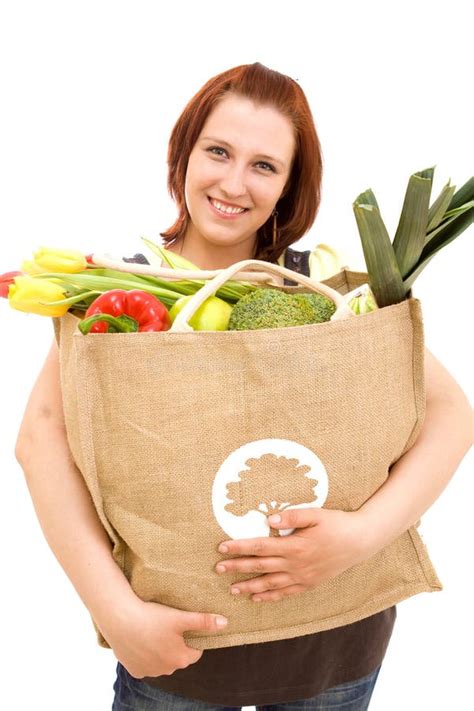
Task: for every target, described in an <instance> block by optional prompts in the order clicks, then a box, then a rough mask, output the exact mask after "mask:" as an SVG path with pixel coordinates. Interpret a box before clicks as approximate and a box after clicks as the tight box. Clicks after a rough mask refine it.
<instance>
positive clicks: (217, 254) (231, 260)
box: [167, 233, 255, 269]
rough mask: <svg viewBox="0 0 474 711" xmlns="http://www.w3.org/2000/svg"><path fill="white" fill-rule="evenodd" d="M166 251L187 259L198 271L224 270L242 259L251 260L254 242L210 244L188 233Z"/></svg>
mask: <svg viewBox="0 0 474 711" xmlns="http://www.w3.org/2000/svg"><path fill="white" fill-rule="evenodd" d="M167 249H169V251H170V252H174V253H175V254H179V255H181V256H182V257H184V258H185V259H188V260H189V261H190V262H192V263H193V264H195V265H196V266H197V267H198V268H199V269H225V268H226V267H230V265H231V264H235V263H236V262H241V261H242V260H243V259H253V257H254V249H255V241H254V239H252V240H251V241H245V242H242V243H240V244H234V245H228V244H222V245H219V244H210V243H209V242H204V241H202V240H198V239H195V238H193V236H192V234H189V233H188V235H185V237H184V238H181V239H180V240H179V241H178V242H175V243H174V244H173V245H171V246H170V247H167Z"/></svg>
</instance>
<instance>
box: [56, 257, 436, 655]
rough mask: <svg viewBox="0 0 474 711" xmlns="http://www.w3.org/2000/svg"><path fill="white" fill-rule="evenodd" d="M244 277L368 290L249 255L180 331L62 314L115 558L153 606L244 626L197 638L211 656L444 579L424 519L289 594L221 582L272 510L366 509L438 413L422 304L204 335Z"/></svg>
mask: <svg viewBox="0 0 474 711" xmlns="http://www.w3.org/2000/svg"><path fill="white" fill-rule="evenodd" d="M244 268H245V269H247V271H248V269H249V268H252V269H257V268H258V269H260V270H261V272H267V273H271V274H274V275H280V277H287V278H291V279H292V280H294V281H296V282H298V284H299V286H296V287H295V286H281V287H276V288H282V289H283V290H284V291H286V292H288V293H292V292H295V291H298V290H299V291H303V292H304V291H308V292H311V291H322V290H323V291H324V293H326V294H327V295H331V294H332V295H333V297H332V298H334V301H335V302H336V303H339V302H340V301H341V294H344V293H347V292H348V291H350V290H352V289H354V288H355V287H356V286H358V285H360V284H362V283H364V282H366V281H367V274H365V273H363V272H351V271H348V270H343V271H341V272H339V273H338V274H337V275H335V276H334V277H332V278H331V279H329V280H327V281H326V282H325V284H324V285H318V284H317V283H316V282H313V281H311V280H310V279H308V278H307V277H305V276H303V275H300V274H297V273H295V272H293V271H290V270H288V269H285V268H282V267H279V266H277V265H273V264H269V263H267V262H262V261H257V260H246V261H245V262H239V263H238V264H235V265H233V266H232V267H230V268H228V269H226V270H221V271H220V272H219V273H218V275H217V276H216V277H215V278H214V279H212V280H211V281H209V282H207V283H206V284H205V286H204V287H202V289H200V290H199V292H197V293H196V295H195V297H194V298H193V299H191V300H190V301H189V302H188V304H187V305H186V307H185V308H184V309H183V310H182V311H181V312H180V314H179V315H178V317H177V319H176V320H175V322H174V324H173V326H172V329H171V330H169V331H165V332H158V333H104V334H89V335H87V336H84V335H82V333H81V332H80V331H79V329H78V328H77V324H78V317H77V316H75V315H74V314H72V313H71V312H68V313H67V314H66V315H65V316H63V317H61V318H57V319H54V325H55V332H56V336H57V339H58V342H59V346H60V363H61V386H62V394H63V402H64V412H65V420H66V427H67V435H68V441H69V445H70V449H71V452H72V455H73V457H74V460H75V462H76V464H77V466H78V468H79V469H80V471H81V472H82V475H83V477H84V479H85V482H86V484H87V486H88V489H89V491H90V494H91V497H92V500H93V502H94V505H95V506H96V509H97V512H98V515H99V517H100V520H101V522H102V523H103V525H104V527H105V529H106V530H107V532H108V534H109V536H110V539H111V541H112V543H113V556H114V559H115V560H116V562H117V564H118V565H119V566H120V568H121V569H122V570H123V572H124V574H125V575H126V577H127V579H128V580H129V582H130V585H131V587H132V589H133V590H134V591H135V593H136V594H137V595H138V596H139V597H140V598H141V599H143V600H146V601H155V602H160V603H163V604H165V605H169V606H171V607H176V608H179V609H182V610H190V611H202V612H212V613H221V614H223V615H225V616H226V617H228V619H229V623H228V625H227V627H226V629H225V630H224V631H223V632H221V633H218V634H215V633H212V634H210V633H209V634H205V633H204V634H202V633H198V632H189V633H186V635H185V636H186V640H187V643H188V644H189V645H191V646H192V647H195V648H197V649H206V648H216V647H226V646H233V645H240V644H248V643H256V642H265V641H270V640H277V639H284V638H289V637H296V636H300V635H305V634H309V633H313V632H318V631H321V630H326V629H330V628H334V627H338V626H341V625H346V624H349V623H352V622H355V621H357V620H359V619H362V618H364V617H367V616H369V615H371V614H374V613H376V612H379V611H380V610H382V609H385V608H387V607H389V606H391V605H393V604H395V603H398V602H399V601H401V600H403V599H405V598H407V597H409V596H411V595H414V594H417V593H420V592H423V591H435V590H440V589H441V587H442V586H441V583H440V582H439V580H438V577H437V575H436V572H435V570H434V568H433V566H432V564H431V561H430V559H429V557H428V553H427V550H426V548H425V545H424V543H423V542H422V540H421V537H420V535H419V534H418V532H417V527H416V526H414V527H412V528H410V529H409V530H407V531H406V532H405V533H403V534H402V535H401V536H400V537H399V538H397V539H396V540H395V541H393V542H392V543H391V544H390V545H388V546H386V547H385V548H384V549H383V550H381V551H380V552H379V553H377V554H376V555H374V556H373V557H371V558H370V559H369V560H366V561H364V562H362V563H359V564H357V565H354V566H353V567H352V568H350V569H349V570H347V571H345V572H344V573H342V574H341V575H339V576H337V577H336V578H334V579H333V580H329V581H327V582H325V583H322V584H321V585H318V586H317V587H316V588H314V589H313V590H310V591H307V592H305V593H302V594H300V595H295V596H290V597H287V598H284V599H283V600H280V601H277V602H271V603H265V604H260V605H257V604H255V603H254V602H252V601H251V600H250V599H249V597H248V596H247V595H240V596H233V595H231V594H230V592H229V589H230V582H231V578H230V576H229V575H224V576H219V575H218V574H217V573H216V572H215V565H216V563H217V562H218V561H219V560H221V559H222V558H224V557H225V556H223V555H221V554H219V553H218V551H217V547H218V545H219V543H221V542H222V541H223V540H226V539H228V538H234V539H238V538H253V537H259V536H268V535H270V529H269V527H268V523H267V514H268V513H270V511H271V510H277V509H278V508H280V507H284V506H300V507H301V506H324V507H326V508H329V509H342V510H346V511H353V510H356V509H358V508H359V507H360V506H361V505H362V504H363V503H364V502H365V501H366V500H367V499H368V498H369V497H370V496H371V495H372V494H373V493H374V492H375V491H377V489H378V488H379V487H380V486H381V485H382V484H383V483H384V481H385V480H386V479H387V477H388V476H389V471H390V467H391V465H392V464H393V463H394V462H396V461H397V460H398V459H399V458H400V457H401V455H402V454H404V453H405V452H406V451H407V450H408V449H409V448H410V447H411V446H412V445H413V443H414V442H415V440H416V438H417V436H418V433H419V431H420V428H421V425H422V422H423V418H424V413H425V390H424V372H423V362H424V344H423V325H422V313H421V307H420V302H419V301H418V300H417V299H415V298H412V297H411V295H410V298H407V299H406V300H405V301H403V302H401V303H399V304H396V305H392V306H388V307H385V308H382V309H379V310H377V311H374V312H371V313H368V314H365V315H360V316H351V317H349V318H345V319H341V320H332V321H328V322H325V323H321V324H310V325H305V326H295V327H288V328H276V329H262V330H252V331H219V332H217V331H212V332H211V331H200V332H194V331H192V330H190V326H189V325H188V324H187V320H189V318H191V316H192V313H193V312H194V311H195V310H196V309H197V308H198V307H199V304H200V303H201V302H202V301H203V300H204V299H205V298H207V296H208V295H209V294H211V293H213V292H214V291H215V290H216V289H217V288H218V286H219V285H221V284H222V283H224V282H225V281H227V280H228V279H231V278H236V277H238V271H241V270H242V269H244ZM130 271H133V270H132V269H131V270H130ZM241 273H242V272H241ZM406 495H407V498H408V497H409V496H410V491H409V490H407V492H406ZM248 577H249V575H248V574H246V575H243V574H242V575H240V576H239V575H235V576H234V577H233V578H232V581H236V580H244V579H248ZM92 621H93V624H94V628H95V630H96V633H97V640H98V643H99V644H100V645H101V646H103V647H108V646H109V645H108V643H107V641H106V640H105V639H104V637H103V636H102V634H101V632H100V629H99V628H98V626H97V624H96V623H95V621H94V620H92Z"/></svg>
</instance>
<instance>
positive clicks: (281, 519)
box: [268, 506, 324, 529]
mask: <svg viewBox="0 0 474 711" xmlns="http://www.w3.org/2000/svg"><path fill="white" fill-rule="evenodd" d="M323 515H324V514H322V513H321V509H320V508H316V507H314V506H313V507H311V508H307V509H286V511H281V512H280V513H278V514H272V515H271V516H269V517H268V523H269V524H270V526H271V527H272V528H283V529H285V528H308V526H316V524H318V523H319V521H320V520H321V517H322V516H323Z"/></svg>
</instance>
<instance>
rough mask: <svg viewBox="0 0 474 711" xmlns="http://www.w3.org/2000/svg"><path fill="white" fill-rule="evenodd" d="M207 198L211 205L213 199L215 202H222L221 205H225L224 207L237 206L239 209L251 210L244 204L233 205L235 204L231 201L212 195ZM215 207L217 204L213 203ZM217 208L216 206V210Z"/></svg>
mask: <svg viewBox="0 0 474 711" xmlns="http://www.w3.org/2000/svg"><path fill="white" fill-rule="evenodd" d="M207 199H208V200H209V202H210V203H211V205H212V201H213V200H214V201H215V202H219V203H221V205H224V207H237V208H239V209H241V210H245V212H248V210H249V208H248V207H244V206H243V205H233V204H231V203H229V202H226V201H225V200H219V199H218V198H213V197H211V196H210V195H208V196H207ZM213 207H215V205H213ZM217 209H218V208H217V207H216V210H217ZM241 214H243V213H241Z"/></svg>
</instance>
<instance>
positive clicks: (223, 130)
mask: <svg viewBox="0 0 474 711" xmlns="http://www.w3.org/2000/svg"><path fill="white" fill-rule="evenodd" d="M321 173H322V160H321V151H320V146H319V141H318V138H317V134H316V130H315V127H314V123H313V120H312V117H311V112H310V110H309V107H308V104H307V101H306V99H305V97H304V94H303V92H302V90H301V89H300V87H299V86H298V85H297V83H296V82H294V81H293V80H292V79H290V78H289V77H286V76H284V75H282V74H279V73H278V72H274V71H271V70H269V69H267V68H266V67H264V66H262V65H261V64H259V63H256V64H253V65H244V66H241V67H236V68H234V69H231V70H229V71H227V72H224V73H222V74H220V75H218V76H217V77H214V78H213V79H211V80H210V81H209V82H208V83H207V84H206V85H205V86H204V87H203V88H202V89H201V90H200V92H198V94H197V95H196V96H195V97H194V98H193V99H192V100H191V102H190V103H189V104H188V106H187V107H186V108H185V110H184V111H183V113H182V115H181V117H180V118H179V120H178V122H177V124H176V126H175V128H174V129H173V132H172V135H171V140H170V146H169V182H168V186H169V190H170V192H171V195H172V196H173V198H174V199H175V201H176V203H177V206H178V209H179V216H178V219H177V221H176V223H175V225H173V227H172V228H171V229H170V230H168V231H167V232H165V233H162V236H163V238H164V242H165V246H166V247H167V248H168V249H170V250H172V251H175V252H177V253H179V254H182V255H183V256H184V257H186V258H187V259H189V260H190V261H192V262H193V263H195V264H196V265H198V266H199V267H201V268H205V269H218V268H224V267H227V266H229V265H230V264H233V263H235V262H237V261H240V260H242V259H247V258H251V257H256V258H260V259H266V260H268V261H276V260H278V259H281V258H282V257H284V255H285V253H286V254H287V253H288V252H285V249H286V248H288V247H289V245H291V244H293V243H294V242H295V241H296V240H297V239H299V238H300V237H302V236H303V235H304V234H305V233H306V232H307V230H308V229H309V227H310V226H311V224H312V223H313V221H314V219H315V216H316V214H317V211H318V207H319V202H320V185H321ZM426 394H427V397H426V399H427V402H426V417H425V422H424V425H423V428H422V430H421V432H420V435H419V437H418V439H417V441H416V443H415V445H414V446H413V447H412V448H411V449H410V450H409V451H408V452H406V453H405V455H404V456H403V457H401V458H400V459H399V460H398V462H396V464H395V465H394V466H393V467H392V469H391V476H390V477H389V480H388V481H387V482H386V483H385V484H384V485H383V486H382V487H381V488H380V489H379V490H378V491H377V492H376V494H375V495H374V496H373V497H372V498H371V499H369V500H368V502H367V503H366V504H365V505H364V506H363V507H362V508H361V509H360V511H359V512H358V515H357V516H356V517H354V516H352V517H349V516H348V515H347V514H346V513H345V512H343V511H324V510H322V509H321V510H319V515H320V516H322V518H320V519H318V546H317V547H316V546H315V547H314V549H313V548H311V546H310V547H309V550H310V552H311V555H310V556H309V557H308V558H307V559H306V560H305V561H304V564H301V561H298V560H296V559H294V558H292V556H291V554H289V555H286V557H283V554H282V557H281V558H280V559H279V562H278V565H277V567H275V562H274V561H271V560H270V559H267V558H260V559H259V560H258V561H257V563H258V565H257V567H255V568H252V567H251V566H252V560H255V558H254V559H249V556H248V555H245V553H244V548H243V547H242V548H241V549H238V548H237V547H236V549H235V550H234V551H233V553H240V554H241V555H239V557H237V558H234V559H233V561H232V564H230V563H227V564H226V565H227V570H226V571H225V572H227V574H228V573H229V572H231V573H232V572H235V571H237V570H239V571H241V572H243V571H245V572H248V573H252V572H255V571H257V570H258V571H260V573H261V575H259V576H258V577H254V578H252V579H251V580H249V581H247V582H243V583H240V584H239V588H240V590H241V592H245V593H250V594H251V595H252V596H253V599H256V598H260V600H261V604H271V602H272V600H275V599H279V597H281V596H283V595H294V594H297V593H299V592H301V591H302V590H305V589H308V588H310V587H314V586H316V585H318V583H320V582H322V581H324V580H327V579H330V578H332V577H335V576H336V575H338V574H339V573H341V572H342V571H344V570H346V569H347V568H349V567H351V566H352V565H354V564H355V563H356V562H358V561H360V560H362V559H364V558H366V557H370V556H371V555H373V554H374V553H375V552H377V551H378V550H380V549H382V548H383V547H384V546H385V545H387V543H388V542H390V541H391V540H393V539H394V538H395V537H397V536H398V535H400V533H402V532H403V531H405V530H407V528H409V527H410V526H411V525H413V524H414V523H415V522H416V521H417V520H418V519H419V517H420V516H421V515H422V513H423V512H424V511H426V509H427V508H428V507H429V506H430V505H431V504H432V503H433V502H434V501H435V500H436V498H437V497H438V496H439V494H440V493H441V491H442V490H443V489H444V487H445V486H446V484H447V483H448V480H449V479H450V477H451V476H452V475H453V474H454V472H455V470H456V468H457V466H458V464H459V463H460V461H461V459H462V458H463V456H464V454H465V452H466V451H467V450H468V448H469V445H470V436H471V435H470V416H471V410H470V407H469V404H468V402H467V400H466V398H465V395H464V393H463V392H462V390H461V389H460V388H459V386H458V385H457V383H456V382H455V381H454V379H453V378H452V377H451V375H450V374H449V373H448V372H447V371H446V370H445V369H444V368H443V366H442V365H441V364H440V363H439V362H438V361H437V360H436V359H435V358H434V357H433V356H432V355H431V354H430V353H429V352H428V351H426ZM448 425H449V431H450V432H452V433H453V434H452V436H451V437H450V440H449V442H446V440H445V438H444V437H443V436H442V435H443V434H444V432H445V431H446V429H447V427H448ZM45 438H47V439H48V441H49V442H50V446H49V447H48V451H47V452H45V451H44V447H43V443H44V441H45ZM51 444H52V445H53V446H51ZM16 453H17V458H18V461H19V462H20V464H21V465H22V467H23V469H24V471H25V476H26V478H27V482H28V486H29V489H30V492H31V495H32V498H33V500H34V503H35V507H36V510H37V513H38V516H39V519H40V522H41V525H42V527H43V530H44V532H45V535H46V537H47V540H48V542H49V544H50V546H51V548H52V550H53V551H54V553H55V555H56V556H57V558H58V560H59V562H60V563H61V565H62V566H63V568H64V570H65V571H66V573H67V575H68V576H69V578H70V579H71V581H72V583H73V585H74V586H75V588H76V589H77V591H78V594H79V595H80V596H81V599H82V600H83V602H84V604H85V605H86V606H87V608H88V609H89V611H90V613H91V615H92V617H93V618H94V620H95V621H96V622H97V624H98V625H99V627H100V629H101V631H102V633H103V635H104V637H105V638H106V640H107V641H108V642H109V644H110V646H111V647H112V649H113V650H114V653H115V655H116V657H117V659H118V660H119V662H118V665H117V672H118V676H117V680H116V682H115V684H114V690H115V700H114V706H113V708H114V710H115V711H122V710H125V709H149V710H150V711H151V710H152V709H188V710H190V709H200V708H202V709H219V708H220V709H222V708H223V707H227V708H228V707H234V708H235V707H237V708H240V707H241V706H243V705H253V704H256V705H263V704H264V705H265V707H266V708H272V707H273V708H275V709H276V708H285V704H286V703H289V702H293V703H292V704H290V703H289V707H290V706H291V708H305V709H312V708H314V709H316V708H317V709H320V708H326V707H328V708H329V707H331V708H332V709H337V708H344V709H345V710H346V711H349V710H353V711H356V710H357V711H359V710H361V709H366V708H367V707H368V704H369V701H370V697H371V694H372V691H373V688H374V684H375V681H376V679H377V675H378V673H379V670H380V666H381V664H382V661H383V658H384V654H385V651H386V648H387V645H388V642H389V639H390V635H391V631H392V627H393V623H394V618H395V608H389V609H388V610H384V611H382V612H380V613H378V614H376V615H373V616H371V617H369V618H366V619H364V620H361V621H359V622H357V623H354V624H351V625H347V626H345V627H340V628H336V629H334V630H330V631H327V632H321V633H318V634H312V635H306V636H304V637H299V638H294V639H288V640H281V641H276V642H266V643H263V644H250V645H246V646H241V647H229V648H223V649H214V650H206V651H204V652H201V651H198V650H195V649H192V648H191V647H188V646H187V645H186V644H185V642H184V639H183V633H184V632H185V631H186V630H206V631H214V630H219V629H222V625H225V624H226V620H223V619H222V618H220V616H219V615H217V614H216V615H212V614H209V613H201V612H200V611H196V612H192V613H191V612H183V611H181V610H176V609H172V608H169V607H166V606H164V605H161V604H157V603H151V602H143V601H142V600H140V599H139V598H138V597H137V596H136V595H135V594H134V592H133V590H132V589H131V587H130V585H129V583H128V581H127V579H126V578H125V576H124V575H123V574H122V572H121V570H120V569H119V568H118V566H117V565H116V564H115V562H114V560H113V558H112V555H111V545H110V540H109V538H108V536H107V534H106V532H105V530H104V529H103V528H102V525H101V524H100V522H99V519H98V517H97V515H96V511H95V509H94V507H93V505H92V503H91V500H90V497H89V494H88V491H87V489H86V488H85V484H84V482H83V480H82V478H81V475H80V473H79V472H78V470H77V469H76V468H75V466H74V464H73V462H72V461H71V456H70V452H69V450H68V446H67V441H66V436H65V429H64V424H63V412H62V404H61V392H60V385H59V365H58V351H57V346H56V344H55V343H53V345H52V348H51V351H50V353H49V355H48V358H47V360H46V363H45V365H44V367H43V370H42V372H41V373H40V375H39V378H38V380H37V382H36V385H35V387H34V389H33V392H32V394H31V397H30V400H29V403H28V406H27V409H26V412H25V416H24V419H23V422H22V426H21V429H20V432H19V436H18V443H17V448H16ZM46 471H47V472H48V477H45V476H43V474H44V473H45V472H46ZM51 472H52V474H51ZM415 472H416V476H413V475H414V473H415ZM407 481H409V487H410V491H411V499H410V501H409V503H408V505H407V501H406V495H405V492H406V487H407ZM287 515H291V516H296V519H295V520H292V522H291V525H292V526H293V524H294V525H296V526H298V528H300V529H304V531H305V532H306V535H307V538H308V540H309V541H311V536H312V530H313V529H314V523H315V521H314V520H313V519H312V518H311V516H312V513H311V510H310V509H308V510H307V511H306V512H298V514H297V513H295V512H286V513H284V514H283V517H282V518H283V520H282V521H281V522H280V524H275V525H276V526H278V525H280V526H281V527H282V528H285V527H286V528H288V527H290V526H289V521H288V520H287V519H286V518H285V517H286V516H287ZM354 526H355V527H356V528H354ZM362 531H364V532H370V535H369V534H368V533H365V535H364V537H363V538H362V537H361V535H360V533H361V532H362ZM361 541H362V542H361ZM233 543H235V545H236V546H238V545H239V542H238V541H235V542H233ZM224 563H226V561H225V560H224ZM215 574H216V575H219V574H222V573H220V572H219V571H218V570H217V568H216V573H215ZM272 576H273V577H272ZM231 582H232V575H230V576H229V594H230V584H231ZM299 700H305V701H301V705H297V706H296V705H295V702H298V701H299Z"/></svg>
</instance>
